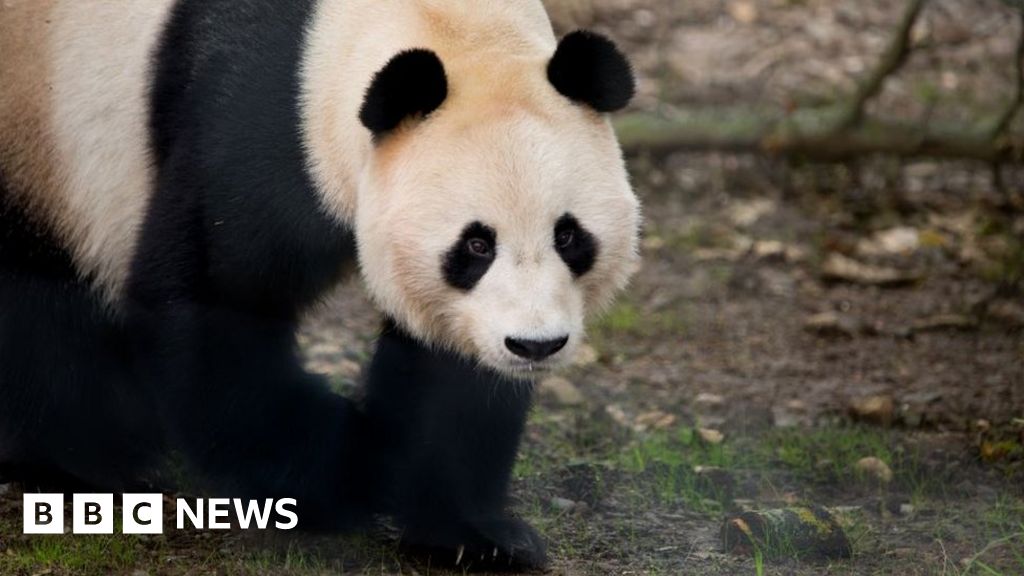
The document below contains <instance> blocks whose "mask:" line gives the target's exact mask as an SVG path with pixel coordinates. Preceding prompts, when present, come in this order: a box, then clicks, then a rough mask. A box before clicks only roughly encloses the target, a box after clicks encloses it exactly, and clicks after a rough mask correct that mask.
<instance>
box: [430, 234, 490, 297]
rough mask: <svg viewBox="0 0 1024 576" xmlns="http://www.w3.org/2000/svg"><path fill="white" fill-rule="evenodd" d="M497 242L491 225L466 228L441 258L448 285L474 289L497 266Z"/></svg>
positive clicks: (467, 289) (461, 288)
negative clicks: (495, 259)
mask: <svg viewBox="0 0 1024 576" xmlns="http://www.w3.org/2000/svg"><path fill="white" fill-rule="evenodd" d="M497 239H498V236H497V234H495V232H494V228H491V227H490V226H487V225H485V224H481V223H480V222H473V223H472V224H470V225H468V226H466V227H465V228H464V229H463V230H462V234H461V235H460V236H459V239H458V240H457V241H456V242H455V244H454V245H452V247H451V248H449V249H448V252H446V253H445V255H444V257H443V259H442V260H443V261H442V263H441V270H442V271H443V272H444V279H445V281H446V282H448V285H449V286H451V287H453V288H458V289H459V290H463V291H466V292H468V291H470V290H472V289H473V287H474V286H476V284H477V282H479V281H480V279H481V278H483V277H484V275H485V274H487V270H488V269H490V267H491V264H492V263H494V258H495V255H496V252H497ZM485 248H489V249H485Z"/></svg>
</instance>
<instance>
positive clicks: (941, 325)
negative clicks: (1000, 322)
mask: <svg viewBox="0 0 1024 576" xmlns="http://www.w3.org/2000/svg"><path fill="white" fill-rule="evenodd" d="M977 327H978V323H977V322H976V321H975V320H974V318H971V317H970V316H964V315H963V314H940V315H938V316H932V317H931V318H924V319H922V320H918V321H917V322H914V326H913V329H914V332H943V331H968V330H973V329H975V328H977Z"/></svg>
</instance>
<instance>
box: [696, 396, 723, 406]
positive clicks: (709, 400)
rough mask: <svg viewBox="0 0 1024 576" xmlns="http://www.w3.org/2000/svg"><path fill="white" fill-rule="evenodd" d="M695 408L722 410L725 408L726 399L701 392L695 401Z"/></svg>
mask: <svg viewBox="0 0 1024 576" xmlns="http://www.w3.org/2000/svg"><path fill="white" fill-rule="evenodd" d="M693 404H694V406H698V407H703V408H720V407H722V406H725V398H724V397H723V396H720V395H718V394H712V393H710V392H701V393H700V394H697V397H696V398H694V399H693Z"/></svg>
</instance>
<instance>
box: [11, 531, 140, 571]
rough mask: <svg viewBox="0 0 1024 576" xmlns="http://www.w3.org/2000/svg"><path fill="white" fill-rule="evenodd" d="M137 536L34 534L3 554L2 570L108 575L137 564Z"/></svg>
mask: <svg viewBox="0 0 1024 576" xmlns="http://www.w3.org/2000/svg"><path fill="white" fill-rule="evenodd" d="M136 544H137V542H136V540H135V539H134V538H131V537H128V536H123V535H121V534H113V535H68V534H61V535H56V534H55V535H46V536H42V535H41V536H33V537H31V538H29V539H27V540H25V541H24V544H23V545H15V546H11V547H9V548H7V551H6V554H5V555H3V556H0V573H3V574H21V573H38V572H39V571H40V570H46V569H49V570H55V571H58V572H70V573H74V574H108V573H113V572H118V571H123V570H126V569H127V568H129V567H131V566H133V565H135V563H136V562H137V560H138V552H137V548H136Z"/></svg>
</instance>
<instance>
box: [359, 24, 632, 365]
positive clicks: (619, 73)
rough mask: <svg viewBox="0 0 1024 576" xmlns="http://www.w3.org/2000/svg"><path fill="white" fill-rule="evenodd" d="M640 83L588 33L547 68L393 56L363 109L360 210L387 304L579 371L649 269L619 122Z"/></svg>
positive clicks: (377, 286)
mask: <svg viewBox="0 0 1024 576" xmlns="http://www.w3.org/2000/svg"><path fill="white" fill-rule="evenodd" d="M633 90H634V80H633V76H632V72H631V70H630V67H629V65H628V63H627V62H626V60H625V59H624V58H623V56H622V55H621V53H620V52H619V51H618V50H617V49H616V48H615V46H614V45H613V44H612V43H611V42H610V41H608V40H606V39H604V38H602V37H600V36H597V35H594V34H590V33H586V32H577V33H574V34H571V35H569V36H567V37H566V38H565V39H563V41H562V42H561V43H560V44H559V46H558V49H557V51H556V52H555V54H554V55H553V56H551V55H550V54H549V55H548V56H547V57H546V58H545V59H544V60H543V61H537V60H534V59H529V58H524V59H514V58H510V59H500V60H499V61H497V62H493V61H475V60H470V61H467V60H466V59H462V60H458V59H456V61H455V62H442V59H441V57H440V56H439V55H438V54H437V53H435V52H432V51H429V50H411V51H407V52H403V53H401V54H398V55H397V56H395V57H394V58H393V59H391V61H390V62H389V63H388V64H387V65H386V66H385V67H384V68H383V69H382V70H380V71H379V72H378V73H377V74H376V76H375V78H374V80H373V82H372V84H371V86H370V88H369V90H368V92H367V94H366V98H365V101H364V102H363V106H362V110H361V113H360V118H361V120H362V122H363V124H364V125H365V126H366V127H367V128H368V129H369V130H370V131H371V132H372V133H373V135H374V150H373V152H372V154H371V160H370V163H369V167H368V168H367V169H366V170H365V171H364V173H363V175H362V181H361V182H360V184H359V193H358V200H357V206H358V208H357V211H356V213H357V238H358V241H359V249H360V262H361V267H362V270H363V274H364V276H365V279H366V280H367V283H368V286H369V290H370V292H371V294H372V295H373V296H374V298H375V299H376V301H377V302H378V304H379V305H380V306H381V307H382V308H383V309H384V311H385V312H386V313H387V314H389V315H390V316H392V317H393V318H394V319H395V320H396V321H397V322H398V323H399V324H400V325H402V326H403V327H404V328H405V329H406V330H408V331H409V332H411V333H412V334H413V335H415V336H417V337H418V338H420V339H421V340H423V341H424V342H427V343H430V344H432V345H440V346H443V347H446V348H450V349H453V350H456V351H458V352H460V353H463V354H465V355H467V356H470V357H472V358H474V359H476V360H477V361H479V362H481V363H482V364H484V365H486V366H489V367H491V368H494V369H497V370H498V371H501V372H503V373H506V374H512V375H515V376H522V377H529V376H531V375H535V374H538V373H540V372H543V371H545V370H548V369H551V368H556V367H558V366H560V365H563V364H564V363H566V362H567V360H569V359H570V358H571V357H572V353H573V351H574V350H575V349H576V347H577V346H578V345H579V344H580V341H581V339H582V338H583V326H584V320H585V318H586V317H587V315H588V314H589V313H591V312H593V311H596V310H600V309H601V308H603V307H604V306H606V305H607V304H608V303H609V302H610V300H611V298H612V297H613V296H614V294H615V293H616V292H617V291H619V290H620V289H622V288H623V287H624V286H625V284H626V282H627V281H628V279H629V277H630V276H631V274H632V273H633V271H634V270H635V269H636V266H637V261H638V256H637V233H638V228H639V220H640V213H639V205H638V202H637V199H636V197H635V196H634V194H633V191H632V189H631V187H630V185H629V181H628V178H627V174H626V170H625V167H624V163H623V160H622V154H621V151H620V148H619V146H618V143H617V140H616V138H615V135H614V132H613V130H612V128H611V125H610V123H609V122H608V119H607V118H606V116H605V113H607V112H611V111H614V110H618V109H620V108H622V107H623V106H625V105H626V103H628V101H629V99H630V98H631V97H632V94H633Z"/></svg>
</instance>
